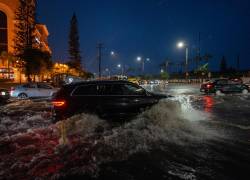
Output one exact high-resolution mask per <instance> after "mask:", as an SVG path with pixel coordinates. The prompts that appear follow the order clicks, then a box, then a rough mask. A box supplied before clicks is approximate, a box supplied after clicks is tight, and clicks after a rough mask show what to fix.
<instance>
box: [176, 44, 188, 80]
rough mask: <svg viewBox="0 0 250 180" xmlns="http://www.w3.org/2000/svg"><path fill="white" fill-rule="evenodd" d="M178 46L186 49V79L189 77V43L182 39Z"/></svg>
mask: <svg viewBox="0 0 250 180" xmlns="http://www.w3.org/2000/svg"><path fill="white" fill-rule="evenodd" d="M177 47H178V48H180V49H182V48H185V49H186V61H185V69H186V79H187V76H188V45H187V44H186V43H184V42H182V41H181V42H178V43H177Z"/></svg>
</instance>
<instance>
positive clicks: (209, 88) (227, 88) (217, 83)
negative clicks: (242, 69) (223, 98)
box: [200, 78, 249, 95]
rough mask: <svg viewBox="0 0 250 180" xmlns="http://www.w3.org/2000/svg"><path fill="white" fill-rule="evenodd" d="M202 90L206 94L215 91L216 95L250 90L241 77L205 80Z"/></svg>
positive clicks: (243, 92)
mask: <svg viewBox="0 0 250 180" xmlns="http://www.w3.org/2000/svg"><path fill="white" fill-rule="evenodd" d="M200 91H201V92H204V93H206V94H209V93H215V94H216V95H220V94H223V93H225V94H227V93H242V94H247V93H248V92H249V86H247V85H246V84H243V83H242V80H240V79H226V78H225V79H214V80H211V81H208V82H205V83H203V84H202V85H201V87H200Z"/></svg>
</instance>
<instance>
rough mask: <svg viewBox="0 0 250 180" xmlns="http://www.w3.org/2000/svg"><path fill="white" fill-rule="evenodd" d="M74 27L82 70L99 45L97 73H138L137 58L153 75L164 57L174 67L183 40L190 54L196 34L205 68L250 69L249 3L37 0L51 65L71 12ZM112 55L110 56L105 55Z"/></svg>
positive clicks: (60, 54)
mask: <svg viewBox="0 0 250 180" xmlns="http://www.w3.org/2000/svg"><path fill="white" fill-rule="evenodd" d="M74 12H75V13H76V15H77V18H78V22H79V32H80V45H81V52H82V54H81V55H82V57H83V61H84V64H85V67H86V68H87V70H89V71H92V72H97V60H96V44H97V42H102V43H104V46H105V49H104V53H103V59H104V62H103V68H106V67H108V68H110V69H112V71H113V73H117V72H118V69H117V67H116V65H117V64H119V63H123V64H125V65H127V66H130V67H135V68H139V63H138V62H136V57H137V56H142V57H144V58H147V57H149V58H150V59H151V61H150V62H149V63H147V64H146V65H145V69H146V70H145V71H146V72H148V73H149V72H150V73H158V72H159V71H160V67H159V64H160V63H161V62H163V60H164V59H166V58H168V59H170V60H171V61H173V62H180V61H182V60H184V58H185V51H184V49H182V50H181V49H177V47H176V43H177V42H178V41H179V40H183V41H185V42H186V43H188V45H189V49H190V54H191V57H192V56H194V55H195V52H196V49H197V45H198V34H199V32H200V33H201V46H200V47H201V53H202V54H204V53H210V54H212V55H213V58H212V60H211V64H210V67H212V69H213V70H217V69H218V68H219V61H220V59H221V57H222V56H223V55H225V56H226V59H227V62H228V64H229V65H230V66H236V58H237V55H240V61H241V65H240V67H241V69H247V68H250V1H249V0H70V1H69V0H53V1H51V0H38V12H37V13H38V20H39V22H40V23H44V24H46V25H47V27H48V30H49V32H50V37H49V43H50V46H51V48H52V51H53V60H60V61H61V62H66V61H67V58H68V33H69V23H70V19H71V17H72V15H73V13H74ZM111 50H113V51H115V52H116V53H118V56H117V57H116V58H111V57H110V54H109V53H110V51H111Z"/></svg>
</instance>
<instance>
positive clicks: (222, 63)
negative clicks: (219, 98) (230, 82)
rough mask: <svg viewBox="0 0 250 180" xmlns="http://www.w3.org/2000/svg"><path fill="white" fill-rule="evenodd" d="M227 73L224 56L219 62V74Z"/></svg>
mask: <svg viewBox="0 0 250 180" xmlns="http://www.w3.org/2000/svg"><path fill="white" fill-rule="evenodd" d="M226 71H227V61H226V58H225V56H222V59H221V61H220V72H221V73H225V72H226Z"/></svg>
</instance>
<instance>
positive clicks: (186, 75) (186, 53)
mask: <svg viewBox="0 0 250 180" xmlns="http://www.w3.org/2000/svg"><path fill="white" fill-rule="evenodd" d="M187 77H188V47H187V46H186V79H187Z"/></svg>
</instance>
